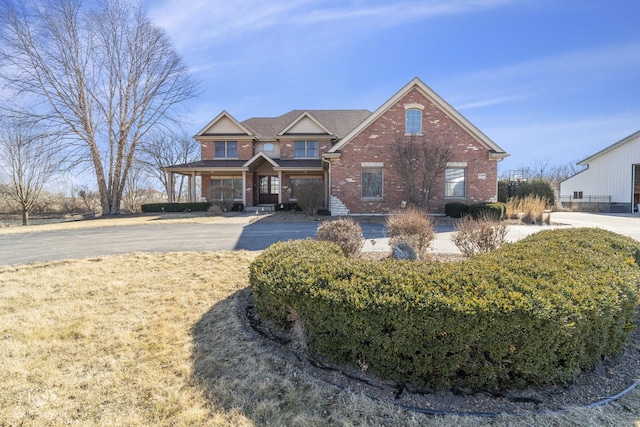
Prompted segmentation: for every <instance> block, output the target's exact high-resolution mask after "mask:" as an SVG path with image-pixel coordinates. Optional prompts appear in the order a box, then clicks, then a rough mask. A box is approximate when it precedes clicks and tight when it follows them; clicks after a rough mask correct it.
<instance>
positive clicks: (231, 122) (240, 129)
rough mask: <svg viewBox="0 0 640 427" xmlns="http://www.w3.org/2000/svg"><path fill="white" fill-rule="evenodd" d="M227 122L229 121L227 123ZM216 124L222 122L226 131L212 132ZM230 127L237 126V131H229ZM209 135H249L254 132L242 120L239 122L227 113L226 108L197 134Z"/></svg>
mask: <svg viewBox="0 0 640 427" xmlns="http://www.w3.org/2000/svg"><path fill="white" fill-rule="evenodd" d="M225 122H227V123H225ZM216 124H220V125H221V127H222V128H223V130H225V132H211V130H213V129H214V128H215V127H216ZM229 128H235V129H234V130H235V132H229V131H228V129H229ZM207 135H247V136H253V133H252V132H251V131H250V130H248V129H247V128H246V127H245V126H243V125H242V124H241V123H240V122H238V121H237V120H236V119H235V118H234V117H233V116H232V115H231V114H229V113H227V111H226V110H223V111H222V112H221V113H220V114H218V115H217V116H216V117H215V118H214V119H213V120H211V121H210V122H209V123H207V125H206V126H205V127H203V128H202V129H200V131H199V132H198V133H197V134H196V135H195V136H196V137H198V136H207Z"/></svg>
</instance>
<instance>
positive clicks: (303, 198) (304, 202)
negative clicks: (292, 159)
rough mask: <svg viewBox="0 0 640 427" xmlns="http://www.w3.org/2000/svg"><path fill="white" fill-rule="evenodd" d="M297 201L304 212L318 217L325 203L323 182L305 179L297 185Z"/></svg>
mask: <svg viewBox="0 0 640 427" xmlns="http://www.w3.org/2000/svg"><path fill="white" fill-rule="evenodd" d="M296 199H297V200H298V206H299V207H300V209H302V210H303V211H304V212H306V213H308V214H309V215H311V216H313V217H314V218H315V217H316V214H317V213H318V209H320V208H321V207H322V205H323V203H324V187H323V185H322V181H321V180H317V179H303V180H301V181H300V182H299V183H298V184H296Z"/></svg>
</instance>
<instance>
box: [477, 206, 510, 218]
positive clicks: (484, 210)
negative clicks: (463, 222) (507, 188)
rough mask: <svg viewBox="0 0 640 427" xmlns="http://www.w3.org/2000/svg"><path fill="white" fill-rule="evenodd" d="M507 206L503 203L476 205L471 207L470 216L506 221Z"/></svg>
mask: <svg viewBox="0 0 640 427" xmlns="http://www.w3.org/2000/svg"><path fill="white" fill-rule="evenodd" d="M506 211H507V205H506V204H504V203H501V202H485V203H475V204H473V205H470V206H469V214H470V215H471V216H472V217H474V218H476V219H477V218H480V217H483V216H484V217H491V218H494V219H504V217H505V215H506Z"/></svg>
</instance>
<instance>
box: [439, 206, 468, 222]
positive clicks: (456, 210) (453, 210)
mask: <svg viewBox="0 0 640 427" xmlns="http://www.w3.org/2000/svg"><path fill="white" fill-rule="evenodd" d="M444 213H445V215H447V216H449V217H451V218H462V217H463V215H466V214H468V213H469V205H468V204H466V203H462V202H451V203H447V204H446V205H444Z"/></svg>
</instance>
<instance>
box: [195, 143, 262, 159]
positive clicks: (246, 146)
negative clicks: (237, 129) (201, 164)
mask: <svg viewBox="0 0 640 427" xmlns="http://www.w3.org/2000/svg"><path fill="white" fill-rule="evenodd" d="M229 141H233V140H232V139H229ZM237 142H238V159H239V160H249V159H250V158H252V157H253V141H246V140H245V141H242V140H240V141H237ZM214 153H215V142H214V141H206V142H201V148H200V156H201V157H200V158H201V159H202V160H213V159H214V158H215V157H214Z"/></svg>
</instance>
